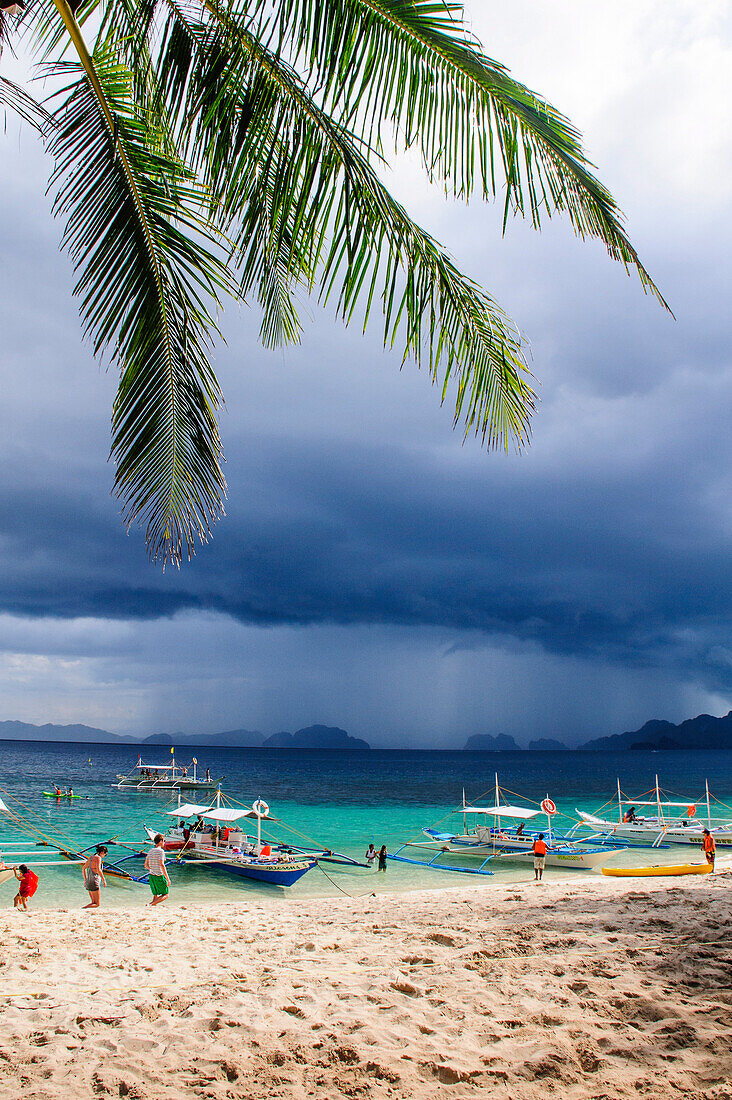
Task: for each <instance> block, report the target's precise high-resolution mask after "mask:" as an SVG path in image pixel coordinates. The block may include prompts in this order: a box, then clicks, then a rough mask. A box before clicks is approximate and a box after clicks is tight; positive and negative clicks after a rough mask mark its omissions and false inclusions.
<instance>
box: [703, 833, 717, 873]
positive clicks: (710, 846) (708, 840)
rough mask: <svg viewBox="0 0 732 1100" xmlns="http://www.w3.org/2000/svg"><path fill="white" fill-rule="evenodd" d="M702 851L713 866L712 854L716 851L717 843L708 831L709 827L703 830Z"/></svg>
mask: <svg viewBox="0 0 732 1100" xmlns="http://www.w3.org/2000/svg"><path fill="white" fill-rule="evenodd" d="M702 851H703V852H704V855H705V856H706V857H707V863H711V865H712V867H714V856H715V855H716V852H717V845H716V843H715V840H714V837H713V836H712V834H711V833H710V832H709V829H705V830H704V837H703V839H702Z"/></svg>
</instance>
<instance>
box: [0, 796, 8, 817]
mask: <svg viewBox="0 0 732 1100" xmlns="http://www.w3.org/2000/svg"><path fill="white" fill-rule="evenodd" d="M0 813H3V814H9V813H10V810H9V809H8V807H7V806H6V805H5V803H4V802H3V800H2V798H0Z"/></svg>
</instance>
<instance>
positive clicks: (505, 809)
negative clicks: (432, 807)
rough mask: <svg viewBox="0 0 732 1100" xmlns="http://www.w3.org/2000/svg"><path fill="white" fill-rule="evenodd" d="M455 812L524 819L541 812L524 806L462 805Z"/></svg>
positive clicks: (526, 819)
mask: <svg viewBox="0 0 732 1100" xmlns="http://www.w3.org/2000/svg"><path fill="white" fill-rule="evenodd" d="M455 812H456V813H460V814H490V816H491V817H520V818H523V819H524V820H525V821H528V819H529V818H530V817H536V816H537V814H539V813H541V811H540V810H529V809H528V808H527V807H526V806H463V807H462V808H461V809H460V810H456V811H455Z"/></svg>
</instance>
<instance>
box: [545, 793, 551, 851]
mask: <svg viewBox="0 0 732 1100" xmlns="http://www.w3.org/2000/svg"><path fill="white" fill-rule="evenodd" d="M546 801H547V802H548V801H549V791H547V792H546ZM546 824H547V828H548V829H549V847H550V848H551V846H552V815H551V814H550V813H549V812H548V811H547V815H546Z"/></svg>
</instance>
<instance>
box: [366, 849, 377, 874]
mask: <svg viewBox="0 0 732 1100" xmlns="http://www.w3.org/2000/svg"><path fill="white" fill-rule="evenodd" d="M366 862H367V863H368V865H369V867H370V868H371V870H372V871H373V869H374V863H375V862H376V849H375V848H374V846H373V844H369V846H368V848H367V849H366Z"/></svg>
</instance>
